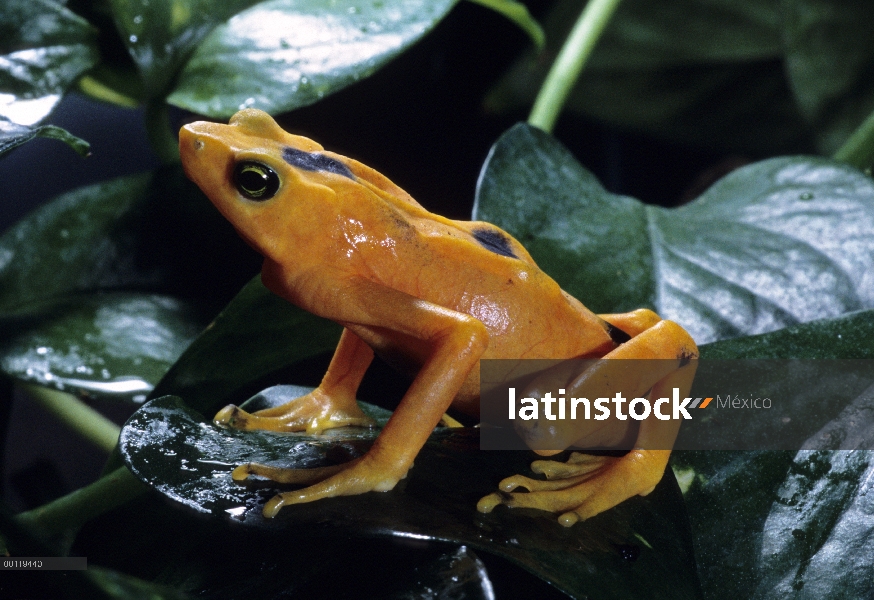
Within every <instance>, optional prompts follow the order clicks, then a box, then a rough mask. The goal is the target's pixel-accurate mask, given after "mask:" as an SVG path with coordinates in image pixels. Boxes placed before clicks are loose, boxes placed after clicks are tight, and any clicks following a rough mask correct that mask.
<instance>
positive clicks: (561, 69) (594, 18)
mask: <svg viewBox="0 0 874 600" xmlns="http://www.w3.org/2000/svg"><path fill="white" fill-rule="evenodd" d="M619 1H620V0H589V3H588V4H586V8H585V9H583V12H582V13H581V14H580V17H579V18H578V19H577V22H576V24H574V28H573V29H572V30H571V33H570V35H569V36H568V39H567V40H566V41H565V43H564V46H563V47H562V49H561V51H560V52H559V53H558V56H557V57H556V59H555V62H554V63H553V65H552V68H551V69H550V70H549V74H548V75H547V76H546V81H544V82H543V86H542V87H541V88H540V93H539V94H538V95H537V99H536V100H535V101H534V108H532V109H531V115H529V117H528V123H529V124H530V125H533V126H535V127H539V128H540V129H542V130H544V131H546V132H551V131H552V128H553V127H554V126H555V121H556V120H557V119H558V115H559V113H560V112H561V109H562V108H563V107H564V103H565V101H566V100H567V97H568V94H570V91H571V88H573V86H574V84H575V83H576V81H577V79H578V78H579V76H580V72H581V71H582V70H583V66H584V65H585V64H586V61H587V60H588V59H589V56H590V55H591V54H592V50H593V49H594V48H595V44H596V43H597V42H598V39H599V38H600V37H601V33H602V32H603V31H604V28H605V27H606V26H607V23H609V22H610V18H611V17H612V16H613V13H614V12H615V11H616V7H617V6H619Z"/></svg>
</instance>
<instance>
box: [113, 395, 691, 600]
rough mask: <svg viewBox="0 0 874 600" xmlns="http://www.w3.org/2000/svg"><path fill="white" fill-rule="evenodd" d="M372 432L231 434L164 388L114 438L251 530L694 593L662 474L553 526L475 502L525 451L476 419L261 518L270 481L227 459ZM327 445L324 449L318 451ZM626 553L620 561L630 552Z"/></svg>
mask: <svg viewBox="0 0 874 600" xmlns="http://www.w3.org/2000/svg"><path fill="white" fill-rule="evenodd" d="M376 433H377V432H376V430H368V429H354V428H346V429H337V430H331V431H329V432H326V433H325V434H323V435H321V436H307V435H302V434H271V433H267V432H258V431H252V432H240V431H236V430H227V429H221V428H218V427H216V426H214V425H212V424H209V423H207V422H205V420H204V418H203V417H202V416H201V415H199V414H198V413H196V412H194V411H192V410H191V409H190V408H189V407H188V406H187V405H186V404H185V403H183V402H182V400H181V399H179V398H176V397H170V396H168V397H163V398H158V399H156V400H153V401H151V402H149V403H148V404H147V405H146V406H144V407H142V408H141V409H139V410H138V411H137V412H136V413H135V414H134V416H132V417H131V419H130V420H129V421H128V423H127V424H126V425H125V427H124V430H123V432H122V435H121V438H120V445H121V446H120V447H121V451H122V454H123V456H124V458H125V461H126V462H127V464H128V465H129V467H130V468H131V470H132V471H133V472H134V473H135V474H136V475H137V476H139V477H140V478H142V479H143V480H144V481H146V482H147V483H149V484H150V485H152V486H153V487H155V489H157V490H158V491H159V492H161V493H163V494H165V495H166V496H168V497H170V498H172V499H173V500H175V501H176V502H179V503H181V504H183V505H185V506H187V507H188V508H189V509H190V510H193V511H197V512H202V513H208V514H212V515H214V516H220V517H222V518H224V519H226V520H227V519H233V520H236V521H239V522H240V524H242V525H243V526H246V527H249V528H251V529H253V531H258V530H266V531H276V532H286V531H294V533H295V535H304V536H305V535H309V534H320V532H338V531H339V532H343V531H352V532H355V533H356V534H361V533H362V532H364V533H370V534H376V535H382V536H385V535H387V536H400V537H413V538H415V539H431V540H447V541H452V542H455V543H462V544H465V545H469V546H472V547H475V548H477V549H480V550H484V551H486V552H491V553H494V554H496V555H498V556H502V557H504V558H507V559H508V560H510V561H513V562H515V563H516V564H518V565H520V566H522V567H523V568H525V569H527V570H528V571H530V572H532V573H534V574H536V575H538V576H539V577H541V578H543V579H545V580H547V581H549V582H551V583H552V584H553V585H555V586H556V587H558V588H559V589H561V590H564V591H565V592H567V593H569V594H571V595H573V596H575V597H588V596H591V597H597V598H637V597H642V596H646V597H648V598H696V597H698V593H697V582H696V578H695V573H694V567H693V562H692V558H691V553H690V551H691V548H690V547H688V546H687V545H686V542H685V540H687V539H688V538H687V535H688V533H687V532H686V530H685V528H684V525H683V522H684V516H683V509H682V504H681V503H680V502H679V499H678V497H677V496H676V495H675V494H676V487H675V483H674V481H673V478H672V477H666V478H665V479H664V480H663V482H662V484H660V485H659V486H658V488H657V489H656V491H655V492H653V493H652V494H651V495H649V496H647V497H645V498H644V497H636V498H633V499H631V500H628V501H627V502H625V503H623V504H622V505H620V506H619V507H617V508H616V509H614V510H612V511H608V512H607V513H604V514H602V515H598V516H597V517H595V518H593V519H590V520H588V521H586V522H584V523H578V524H577V525H575V526H574V527H571V528H567V529H565V528H562V527H561V526H560V525H558V524H557V522H556V520H555V517H554V516H553V515H550V514H547V513H542V512H535V511H521V510H520V511H512V510H503V509H497V510H496V511H495V512H494V513H491V514H488V515H483V514H480V513H478V512H477V511H476V508H475V505H476V501H477V499H478V498H479V497H481V496H483V495H485V494H487V493H489V492H491V491H493V488H494V486H495V485H496V483H497V481H499V480H500V479H501V478H502V477H505V476H506V475H507V474H508V473H513V472H528V471H527V469H528V463H529V462H530V460H531V459H532V458H533V457H534V456H533V455H531V454H530V453H527V452H483V451H480V450H479V444H478V435H477V432H476V430H475V429H458V430H438V431H436V432H435V433H434V434H433V435H432V436H431V439H430V440H429V442H428V443H427V444H426V446H425V448H424V449H423V450H422V452H421V453H420V454H419V456H418V458H417V459H416V466H415V468H414V469H413V470H412V471H410V474H409V476H408V477H407V478H406V479H405V480H403V481H402V482H401V483H400V484H398V486H397V487H396V488H395V489H394V490H393V491H391V492H386V493H381V494H377V493H370V494H363V495H361V496H353V497H341V498H330V499H326V500H321V501H319V502H314V503H310V504H303V505H299V506H294V507H291V509H285V510H283V511H282V512H280V514H279V515H278V517H276V518H275V519H272V520H266V519H264V518H263V517H262V516H261V511H260V505H261V504H262V503H263V502H264V501H265V500H266V499H267V498H269V497H270V496H272V495H273V494H275V493H276V491H277V489H276V488H275V487H264V486H263V485H261V486H252V485H241V484H236V483H234V482H233V481H232V480H231V479H230V471H231V469H232V467H233V466H234V465H236V464H239V463H242V462H247V461H250V460H257V461H261V462H279V463H281V464H284V465H289V466H291V465H295V466H298V467H312V466H319V465H323V464H325V461H326V460H331V456H332V454H328V452H329V450H330V451H331V452H332V453H333V459H334V460H336V459H337V457H338V455H340V454H342V455H343V456H342V457H341V458H340V459H339V460H340V461H343V460H348V459H349V458H351V457H354V456H356V455H360V454H361V453H362V452H364V451H366V448H367V447H368V446H369V441H370V440H372V439H373V438H374V437H375V435H376ZM326 455H327V456H326ZM632 549H633V555H635V556H636V557H637V558H636V560H629V559H628V558H623V556H625V557H629V556H631V555H632V554H630V552H632Z"/></svg>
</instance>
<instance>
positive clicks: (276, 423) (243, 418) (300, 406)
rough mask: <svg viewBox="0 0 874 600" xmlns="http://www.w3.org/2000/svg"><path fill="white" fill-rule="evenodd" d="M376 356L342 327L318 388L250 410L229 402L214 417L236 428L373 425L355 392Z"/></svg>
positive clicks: (310, 429) (317, 430) (307, 428)
mask: <svg viewBox="0 0 874 600" xmlns="http://www.w3.org/2000/svg"><path fill="white" fill-rule="evenodd" d="M372 360H373V350H371V349H370V347H369V346H368V345H367V344H365V343H364V342H363V341H362V340H361V338H359V337H358V336H357V335H355V334H354V333H352V332H351V331H349V330H348V329H344V330H343V335H342V336H341V337H340V342H339V343H338V344H337V349H336V351H335V352H334V357H333V358H332V359H331V364H330V366H329V367H328V371H327V372H326V373H325V376H324V378H323V379H322V383H321V384H320V385H319V387H318V388H316V389H315V390H313V391H312V392H310V393H309V394H306V395H305V396H301V397H300V398H295V399H294V400H291V401H289V402H286V403H285V404H283V405H281V406H276V407H273V408H267V409H264V410H259V411H257V412H255V413H248V412H246V411H244V410H242V409H241V408H239V407H237V406H234V405H233V404H231V405H228V406H226V407H224V408H223V409H221V410H220V411H219V412H218V413H216V415H215V417H214V418H213V420H214V421H215V422H216V423H218V424H219V425H224V426H227V427H233V428H234V429H266V430H269V431H305V432H307V433H310V434H314V433H321V432H322V431H324V430H326V429H332V428H334V427H345V426H349V425H357V426H363V427H367V426H371V425H373V421H372V420H371V419H370V418H368V417H367V416H366V415H365V414H364V413H363V412H362V411H361V409H360V408H359V407H358V403H357V402H356V401H355V394H356V392H357V391H358V385H359V384H360V383H361V379H362V377H364V373H365V372H366V371H367V368H368V367H369V366H370V363H371V361H372Z"/></svg>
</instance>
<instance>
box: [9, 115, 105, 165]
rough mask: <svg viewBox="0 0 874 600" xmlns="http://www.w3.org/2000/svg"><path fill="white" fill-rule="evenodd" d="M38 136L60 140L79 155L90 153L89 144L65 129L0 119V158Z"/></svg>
mask: <svg viewBox="0 0 874 600" xmlns="http://www.w3.org/2000/svg"><path fill="white" fill-rule="evenodd" d="M38 137H42V138H51V139H55V140H60V141H62V142H64V143H65V144H67V145H68V146H69V147H70V148H72V149H73V150H75V151H76V152H77V153H78V154H79V155H80V156H88V154H89V153H90V149H91V145H90V144H89V143H88V142H86V141H85V140H83V139H80V138H77V137H76V136H75V135H73V134H72V133H70V132H69V131H67V130H66V129H61V128H60V127H55V126H54V125H43V126H42V127H34V128H30V127H25V126H23V125H16V124H15V123H12V122H10V121H5V120H2V119H0V158H2V157H3V155H5V154H6V153H7V152H11V151H12V150H14V149H15V148H17V147H18V146H21V145H22V144H26V143H27V142H29V141H30V140H32V139H34V138H38Z"/></svg>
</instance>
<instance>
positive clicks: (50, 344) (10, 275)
mask: <svg viewBox="0 0 874 600" xmlns="http://www.w3.org/2000/svg"><path fill="white" fill-rule="evenodd" d="M258 262H259V261H258V257H257V256H256V255H255V254H254V253H253V252H252V251H251V250H249V249H248V248H247V247H246V246H245V244H244V243H243V242H242V241H241V240H239V238H238V237H237V235H236V233H235V232H234V231H233V229H232V228H231V226H230V225H228V224H227V222H226V221H225V220H224V219H223V218H222V217H221V216H220V215H219V214H218V213H217V211H215V210H214V208H213V207H212V205H211V204H210V203H209V202H208V201H207V200H206V199H205V198H203V197H202V195H201V193H200V191H199V190H198V189H197V188H196V187H195V186H194V185H193V184H191V183H189V182H188V181H187V180H186V179H185V178H184V176H183V175H182V173H181V170H180V169H178V168H170V169H163V170H159V171H156V172H155V173H151V174H143V175H136V176H132V177H123V178H120V179H116V180H114V181H110V182H106V183H102V184H98V185H94V186H88V187H85V188H80V189H78V190H74V191H72V192H70V193H67V194H64V195H62V196H60V197H59V198H57V199H55V200H54V201H52V202H50V203H48V204H46V205H44V206H43V207H41V208H39V209H38V210H37V211H35V212H33V213H31V214H30V215H29V216H28V217H27V218H25V219H24V220H22V221H20V222H19V223H18V224H16V225H15V226H14V227H12V228H11V229H9V230H8V231H7V232H6V233H5V234H4V235H3V236H2V237H0V329H2V331H3V336H2V343H0V348H2V349H0V356H2V359H0V368H2V369H3V371H4V372H6V373H7V374H9V375H10V376H12V377H15V378H18V379H22V380H26V381H32V382H36V383H41V384H44V385H52V386H56V385H62V386H64V387H65V389H68V390H69V389H72V390H73V391H78V392H79V393H81V394H87V395H97V396H111V397H116V398H126V399H133V398H139V399H140V401H142V399H143V398H144V394H146V393H148V391H149V390H151V389H152V387H153V386H154V385H155V383H157V381H158V380H159V379H160V378H161V376H162V375H163V374H164V373H165V372H166V370H167V369H168V368H169V366H170V365H171V364H173V363H174V361H175V360H176V358H177V357H178V356H179V354H180V353H181V352H182V350H183V349H184V348H185V347H186V346H187V345H188V343H189V342H190V341H191V340H192V339H193V338H194V336H195V335H196V333H197V332H198V331H200V330H201V329H202V328H203V327H204V326H205V325H206V324H207V323H208V321H209V319H210V318H212V317H213V316H214V315H215V313H216V312H217V311H218V310H219V308H220V306H221V304H222V303H224V302H226V301H227V299H229V298H230V297H231V294H232V293H233V292H235V291H236V290H237V289H239V286H240V285H242V283H243V282H244V281H246V280H247V279H248V278H250V277H251V274H252V273H253V272H254V271H255V270H256V269H257V265H258ZM41 353H42V354H41Z"/></svg>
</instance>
